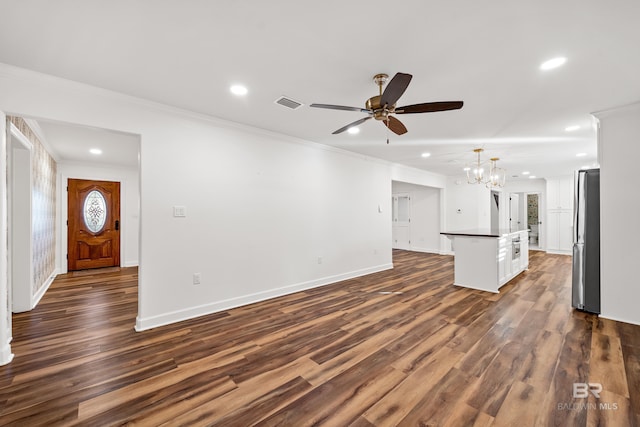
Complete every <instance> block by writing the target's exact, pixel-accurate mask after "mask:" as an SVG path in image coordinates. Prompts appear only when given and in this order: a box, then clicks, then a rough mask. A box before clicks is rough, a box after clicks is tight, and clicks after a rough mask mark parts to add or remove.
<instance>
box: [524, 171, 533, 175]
mask: <svg viewBox="0 0 640 427" xmlns="http://www.w3.org/2000/svg"><path fill="white" fill-rule="evenodd" d="M530 173H531V172H529V171H524V172H522V175H529V174H530Z"/></svg>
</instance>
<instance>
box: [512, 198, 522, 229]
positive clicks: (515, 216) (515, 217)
mask: <svg viewBox="0 0 640 427" xmlns="http://www.w3.org/2000/svg"><path fill="white" fill-rule="evenodd" d="M520 226H521V224H520V195H519V194H517V193H511V194H510V195H509V229H510V230H516V229H518V228H520Z"/></svg>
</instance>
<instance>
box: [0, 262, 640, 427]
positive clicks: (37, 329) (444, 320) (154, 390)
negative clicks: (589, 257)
mask: <svg viewBox="0 0 640 427" xmlns="http://www.w3.org/2000/svg"><path fill="white" fill-rule="evenodd" d="M530 256H531V261H530V269H529V270H528V271H526V272H524V273H523V274H521V275H520V276H518V277H517V278H516V279H514V280H513V281H512V282H510V283H509V284H507V285H506V286H504V287H503V288H502V289H501V293H500V294H489V293H484V292H481V291H474V290H469V289H463V288H458V287H455V286H453V285H452V283H453V258H452V257H449V256H440V255H432V254H422V253H414V252H405V251H394V264H395V266H396V267H395V268H394V269H393V270H389V271H385V272H381V273H377V274H372V275H368V276H365V277H362V278H358V279H353V280H348V281H344V282H340V283H336V284H333V285H329V286H325V287H321V288H317V289H313V290H309V291H306V292H299V293H296V294H292V295H288V296H284V297H281V298H276V299H272V300H269V301H265V302H261V303H257V304H252V305H249V306H244V307H240V308H236V309H233V310H228V311H225V312H221V313H217V314H213V315H210V316H205V317H201V318H198V319H193V320H189V321H185V322H181V323H179V324H174V325H169V326H165V327H161V328H157V329H154V330H150V331H146V332H140V333H136V332H134V330H133V325H134V323H135V316H136V313H137V271H136V269H132V268H123V269H108V270H106V271H88V272H78V273H72V274H67V275H64V276H59V277H58V278H57V279H56V280H55V282H54V283H53V285H52V286H51V289H50V290H49V291H48V292H47V294H46V295H45V296H44V298H43V299H42V301H41V302H40V304H39V305H38V307H37V308H36V309H34V310H33V311H32V312H29V313H22V314H16V315H14V316H13V322H14V340H13V343H12V346H13V352H14V353H15V359H14V361H13V362H12V363H11V364H9V365H7V366H4V367H0V424H1V425H20V426H39V425H46V426H52V425H87V426H105V425H122V424H125V425H126V424H130V425H149V426H160V425H171V426H173V425H188V426H192V425H219V426H241V427H244V426H251V425H259V426H295V427H298V426H306V425H326V426H358V427H365V426H369V427H370V426H396V425H400V426H472V425H476V426H488V425H493V426H514V425H517V426H520V427H524V426H534V425H535V426H554V425H555V426H587V425H588V426H601V425H608V426H640V326H634V325H629V324H624V323H619V322H614V321H609V320H605V319H599V318H598V317H597V316H594V315H589V314H585V313H581V312H576V311H573V310H572V309H571V307H570V281H571V277H570V276H571V258H570V257H568V256H562V255H549V254H545V253H543V252H535V251H532V252H531V255H530ZM574 383H594V385H593V386H592V389H593V391H596V392H597V391H598V386H597V385H595V383H599V384H601V385H602V391H601V392H600V393H599V399H598V398H596V397H595V396H594V394H593V393H590V392H589V391H587V393H588V394H589V396H588V397H587V398H582V397H577V398H574V397H573V393H574ZM577 387H578V388H577V392H578V395H580V393H582V392H583V389H581V388H580V387H581V386H577Z"/></svg>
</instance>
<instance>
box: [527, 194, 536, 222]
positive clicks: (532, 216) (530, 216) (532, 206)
mask: <svg viewBox="0 0 640 427" xmlns="http://www.w3.org/2000/svg"><path fill="white" fill-rule="evenodd" d="M527 224H528V225H532V224H535V225H537V224H538V195H537V194H527Z"/></svg>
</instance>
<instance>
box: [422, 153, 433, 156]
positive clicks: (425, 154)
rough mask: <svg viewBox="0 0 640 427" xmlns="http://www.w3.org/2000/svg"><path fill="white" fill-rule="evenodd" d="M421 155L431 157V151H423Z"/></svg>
mask: <svg viewBox="0 0 640 427" xmlns="http://www.w3.org/2000/svg"><path fill="white" fill-rule="evenodd" d="M421 156H422V157H429V156H431V153H422V154H421Z"/></svg>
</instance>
